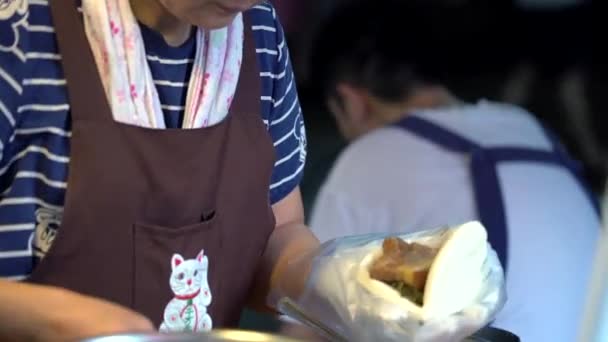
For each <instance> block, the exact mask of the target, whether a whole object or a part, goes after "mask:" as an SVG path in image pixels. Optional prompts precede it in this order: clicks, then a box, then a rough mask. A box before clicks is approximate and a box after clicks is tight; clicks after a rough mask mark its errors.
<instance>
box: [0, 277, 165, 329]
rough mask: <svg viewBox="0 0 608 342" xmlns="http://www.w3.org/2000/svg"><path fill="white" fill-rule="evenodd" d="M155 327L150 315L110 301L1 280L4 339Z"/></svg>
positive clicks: (0, 299) (1, 322)
mask: <svg viewBox="0 0 608 342" xmlns="http://www.w3.org/2000/svg"><path fill="white" fill-rule="evenodd" d="M152 330H153V327H152V324H151V323H150V322H149V321H148V320H147V319H146V318H144V317H143V316H140V315H139V314H137V313H135V312H133V311H130V310H128V309H126V308H122V307H120V306H118V305H115V304H112V303H110V302H106V301H102V300H99V299H95V298H91V297H87V296H83V295H80V294H77V293H74V292H70V291H67V290H63V289H60V288H54V287H48V286H38V285H31V284H26V283H18V282H10V281H5V280H0V341H67V340H76V339H79V338H84V337H91V336H97V335H105V334H115V333H121V332H133V331H142V332H144V331H152Z"/></svg>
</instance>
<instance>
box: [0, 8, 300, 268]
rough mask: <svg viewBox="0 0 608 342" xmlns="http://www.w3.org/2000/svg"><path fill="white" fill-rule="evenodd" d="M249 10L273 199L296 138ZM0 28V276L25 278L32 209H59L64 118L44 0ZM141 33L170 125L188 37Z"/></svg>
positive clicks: (291, 86)
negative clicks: (175, 42)
mask: <svg viewBox="0 0 608 342" xmlns="http://www.w3.org/2000/svg"><path fill="white" fill-rule="evenodd" d="M100 1H101V0H100ZM3 10H4V9H3ZM251 14H252V15H251V18H252V22H251V25H252V30H253V33H254V38H255V43H256V44H255V45H256V51H257V62H258V65H259V69H260V77H261V79H262V97H261V109H262V111H261V113H262V114H261V118H260V120H263V122H264V123H265V124H266V126H267V127H268V132H269V135H270V136H271V138H272V140H273V142H274V146H275V152H276V156H277V158H276V163H275V168H274V172H273V175H272V180H271V186H270V189H269V192H270V200H271V203H273V204H274V203H277V202H278V201H280V200H281V199H283V198H284V197H285V196H286V195H287V194H289V193H290V192H291V191H293V189H295V187H297V185H298V184H299V182H300V179H301V177H302V170H303V167H304V162H305V155H306V150H305V148H306V136H305V129H304V121H303V118H302V112H301V109H300V105H299V102H298V96H297V92H296V86H295V82H294V77H293V71H292V67H291V62H290V57H289V52H288V49H287V45H286V43H285V37H284V32H283V29H282V27H281V25H280V23H279V21H278V20H277V18H276V13H275V9H274V8H273V7H272V5H270V4H269V3H263V4H261V5H258V6H255V7H254V8H253V9H252V10H251ZM3 17H7V15H3ZM0 32H2V34H1V35H0V36H1V37H0V277H10V278H14V279H18V278H21V277H24V276H27V275H28V274H29V273H30V272H31V270H32V267H33V265H34V262H35V257H34V256H33V252H32V250H34V249H35V247H37V246H32V239H33V237H34V234H33V233H34V227H36V226H41V222H39V221H38V220H37V218H36V216H37V215H36V214H37V212H38V211H40V210H41V208H42V209H44V210H47V211H51V212H54V213H57V214H58V215H60V214H61V211H62V208H63V203H64V198H65V191H66V186H67V185H66V182H67V172H68V166H69V155H70V137H71V124H70V113H69V105H68V102H67V93H66V85H65V78H64V75H63V70H62V68H61V64H60V63H61V56H60V54H59V52H58V49H57V42H56V37H55V33H54V29H53V23H52V20H51V15H50V8H49V4H48V1H47V0H30V1H29V4H28V9H27V11H26V12H25V13H19V12H15V13H12V15H8V18H7V19H3V20H0ZM142 35H143V38H144V44H145V46H146V54H147V59H148V65H149V66H150V69H151V71H152V75H153V78H154V80H155V84H156V88H157V90H158V93H159V96H160V100H161V104H162V108H163V113H164V115H165V119H166V122H167V126H169V127H179V126H180V125H181V122H182V120H183V115H184V104H185V99H186V93H187V86H186V85H187V84H188V82H189V76H190V71H191V68H192V60H193V58H194V53H195V44H194V39H190V40H188V41H186V42H185V43H184V44H182V45H181V46H179V47H170V46H168V45H167V44H166V43H165V42H164V40H163V39H162V37H161V36H160V35H158V34H157V33H156V32H154V31H152V30H151V29H149V28H147V27H145V26H142ZM34 243H35V242H34Z"/></svg>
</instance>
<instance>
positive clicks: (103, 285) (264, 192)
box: [29, 1, 275, 330]
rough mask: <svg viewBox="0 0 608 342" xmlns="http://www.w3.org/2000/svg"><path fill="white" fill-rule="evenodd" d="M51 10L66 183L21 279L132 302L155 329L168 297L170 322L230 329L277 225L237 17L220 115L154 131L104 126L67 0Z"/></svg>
mask: <svg viewBox="0 0 608 342" xmlns="http://www.w3.org/2000/svg"><path fill="white" fill-rule="evenodd" d="M50 4H51V9H52V14H53V21H54V24H55V29H56V32H57V37H58V38H57V39H58V43H59V48H60V51H61V54H62V56H63V68H64V72H65V75H66V79H67V87H68V93H69V99H70V105H71V116H72V139H71V152H70V156H71V159H70V165H69V168H70V169H69V178H68V184H69V186H68V189H67V194H66V200H65V209H64V217H63V222H62V225H61V228H60V229H59V233H58V235H57V237H56V239H55V241H54V243H53V245H52V247H51V249H50V250H49V252H48V253H47V255H46V256H45V257H44V259H42V261H41V262H40V263H39V264H38V265H37V267H36V268H35V269H34V272H33V273H32V275H31V277H30V278H29V281H32V282H35V283H42V284H49V285H55V286H60V287H65V288H68V289H72V290H75V291H78V292H81V293H84V294H87V295H92V296H96V297H100V298H104V299H107V300H110V301H113V302H116V303H119V304H122V305H124V306H127V307H131V308H133V309H135V310H137V311H139V312H141V313H143V314H144V315H146V316H147V317H148V318H150V319H151V320H152V321H153V322H154V323H155V324H157V326H159V325H160V324H161V323H162V322H163V320H165V323H167V322H166V320H167V319H168V318H167V316H166V315H165V316H164V314H163V313H164V312H165V307H166V306H167V305H168V304H169V303H170V302H173V304H174V305H173V306H174V307H173V309H175V310H177V311H176V312H177V313H178V314H177V316H179V317H175V315H173V316H172V317H171V319H174V320H175V319H176V318H177V319H178V320H179V319H182V321H188V324H190V325H192V324H194V323H192V322H194V321H198V322H199V323H200V322H201V321H205V319H204V318H205V317H206V314H208V315H209V316H210V317H211V318H212V319H213V327H214V328H216V327H225V326H233V325H235V324H236V323H237V321H238V319H239V316H240V313H241V310H242V308H243V306H244V305H245V302H246V300H247V299H248V295H249V293H250V289H251V287H252V285H253V280H254V276H255V274H256V267H257V266H258V264H259V261H260V257H261V255H262V253H263V251H264V248H265V246H266V243H267V240H268V238H269V236H270V234H271V232H272V230H273V228H274V224H275V221H274V215H273V213H272V209H271V206H270V203H269V191H268V189H269V183H270V177H271V173H272V169H273V165H274V159H275V156H274V149H273V146H272V143H271V140H270V138H269V136H268V132H267V130H266V127H265V126H264V124H263V122H262V119H261V116H260V113H259V110H260V108H261V106H260V82H261V80H260V78H259V71H258V67H257V60H256V56H255V46H254V40H253V36H252V32H251V25H250V24H248V21H249V20H248V18H247V14H245V16H244V19H245V43H244V52H243V55H244V56H243V64H242V65H243V67H242V70H241V76H240V79H239V86H238V90H237V93H236V94H235V100H234V103H233V105H232V108H231V110H230V113H229V115H228V116H227V118H226V119H225V120H224V121H223V122H222V123H220V124H218V125H215V126H212V127H208V128H201V129H187V130H186V129H164V130H158V129H148V128H141V127H135V126H129V125H125V124H121V123H118V122H115V121H114V119H113V117H112V113H111V111H110V107H109V105H108V102H107V99H106V96H105V93H104V91H103V88H102V84H101V81H100V78H99V75H98V72H97V68H96V65H95V62H94V59H93V56H92V53H91V50H90V48H89V44H88V41H87V39H86V35H85V31H84V26H83V22H82V17H81V15H80V14H79V13H78V12H77V9H76V7H75V5H74V1H51V2H50ZM201 251H204V252H203V253H204V256H205V257H206V258H197V256H201V254H199V253H200V252H201ZM177 254H178V255H177ZM207 261H208V272H207V270H206V267H207V266H206V265H205V264H206V262H207ZM180 266H181V267H180ZM173 268H175V269H176V271H172V269H173ZM205 273H207V274H205ZM206 280H208V284H209V287H206V286H205V284H206ZM170 284H171V285H170ZM197 290H198V292H197ZM209 291H210V292H211V303H210V305H209V306H208V307H207V304H209V302H208V299H209V297H208V295H209ZM201 296H204V298H203V297H201ZM193 303H199V304H200V303H202V304H200V305H198V306H197V305H193ZM167 310H168V309H167ZM175 310H174V311H175ZM205 310H206V311H205ZM92 319H94V318H92ZM205 322H206V323H208V322H207V321H205ZM194 325H196V324H194ZM207 328H208V326H207ZM185 329H187V330H189V329H196V327H192V326H191V327H190V328H188V327H186V328H185Z"/></svg>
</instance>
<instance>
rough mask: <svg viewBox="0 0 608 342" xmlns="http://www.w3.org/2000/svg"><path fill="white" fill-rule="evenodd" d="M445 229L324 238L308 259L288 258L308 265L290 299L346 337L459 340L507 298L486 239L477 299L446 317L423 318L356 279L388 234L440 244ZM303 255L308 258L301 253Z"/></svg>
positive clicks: (490, 316)
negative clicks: (301, 289)
mask: <svg viewBox="0 0 608 342" xmlns="http://www.w3.org/2000/svg"><path fill="white" fill-rule="evenodd" d="M448 231H449V229H448V228H444V229H436V230H431V231H424V232H419V233H414V234H407V235H398V234H370V235H359V236H350V237H345V238H339V239H335V240H332V241H328V242H326V243H324V244H323V245H322V246H321V248H320V249H319V250H318V251H317V252H316V253H317V254H316V256H315V257H314V258H313V259H312V264H310V262H309V261H308V264H307V265H298V261H297V260H294V261H293V262H292V263H291V265H290V267H300V268H302V270H303V271H304V269H305V268H306V267H309V269H310V275H309V278H308V281H307V285H306V287H305V290H304V292H303V293H302V294H301V296H300V297H299V298H292V300H295V301H296V302H297V304H298V305H299V306H300V307H301V308H302V309H303V310H304V311H305V312H307V313H308V314H310V315H312V316H314V317H315V318H316V319H317V320H320V321H322V322H323V323H324V324H326V325H327V326H328V327H330V328H331V329H333V330H335V331H336V332H338V333H339V334H340V335H342V336H343V337H345V338H346V339H347V340H348V341H405V342H410V341H411V342H414V341H416V342H419V341H420V342H422V341H424V342H427V341H448V342H449V341H462V340H463V339H464V338H466V337H468V336H470V335H472V334H473V333H475V332H477V331H478V330H479V329H481V328H483V327H484V326H486V325H487V324H488V323H489V322H491V321H492V320H493V319H494V317H495V315H496V314H497V313H498V311H500V309H501V308H502V306H503V305H504V303H505V301H506V294H505V287H504V275H503V269H502V267H501V265H500V261H499V260H498V257H497V255H496V253H495V251H494V250H492V249H491V247H490V246H489V244H488V253H487V254H486V258H485V261H484V262H483V266H482V270H481V274H480V276H481V278H480V279H482V280H481V281H480V284H479V290H478V291H476V293H477V294H476V295H475V298H474V299H473V300H472V302H471V303H470V304H468V305H466V306H465V307H464V309H463V310H460V311H458V312H455V313H452V314H449V315H447V316H442V317H426V318H425V319H422V318H421V315H420V314H419V312H414V311H415V310H407V309H404V306H403V305H400V304H399V303H396V301H395V300H392V299H391V298H387V297H385V296H378V294H377V293H375V292H373V291H370V289H369V286H366V285H365V284H364V283H362V282H361V281H359V279H360V277H361V274H362V273H361V272H366V269H367V268H366V266H365V265H364V264H365V263H364V260H366V259H367V260H369V259H370V256H372V255H374V254H376V255H377V253H378V252H379V251H381V248H382V242H383V240H384V239H385V238H386V237H389V236H398V237H400V238H402V239H404V240H405V241H408V242H412V241H415V242H418V243H421V244H424V245H429V246H439V245H441V243H442V241H443V240H444V239H445V236H446V232H448ZM306 259H308V260H310V258H302V260H306ZM374 281H375V280H374ZM395 293H396V292H395Z"/></svg>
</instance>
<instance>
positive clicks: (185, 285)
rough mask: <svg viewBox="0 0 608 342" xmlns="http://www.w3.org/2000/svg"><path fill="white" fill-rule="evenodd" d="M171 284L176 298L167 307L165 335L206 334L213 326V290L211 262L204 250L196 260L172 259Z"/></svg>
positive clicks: (164, 323)
mask: <svg viewBox="0 0 608 342" xmlns="http://www.w3.org/2000/svg"><path fill="white" fill-rule="evenodd" d="M171 268H172V272H171V277H170V279H169V283H170V285H171V290H172V291H173V294H174V295H175V296H174V297H173V299H172V300H171V301H170V302H169V304H167V306H166V308H165V313H164V315H163V323H162V324H161V326H160V331H161V332H204V331H209V330H211V328H212V327H213V325H212V321H211V316H209V314H208V313H207V307H208V306H209V305H210V304H211V290H210V288H209V283H208V281H207V272H208V269H209V259H208V258H207V256H206V255H204V251H202V250H201V252H200V253H199V254H198V256H197V257H196V258H195V259H189V260H184V258H183V257H182V256H181V255H179V254H174V255H173V258H171Z"/></svg>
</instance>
